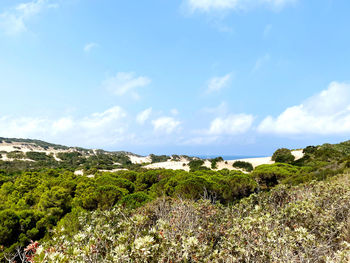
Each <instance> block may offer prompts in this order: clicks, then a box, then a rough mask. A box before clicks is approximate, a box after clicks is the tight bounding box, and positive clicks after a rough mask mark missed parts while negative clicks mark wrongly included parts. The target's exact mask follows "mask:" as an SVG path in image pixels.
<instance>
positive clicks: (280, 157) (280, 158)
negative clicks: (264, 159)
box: [271, 148, 295, 163]
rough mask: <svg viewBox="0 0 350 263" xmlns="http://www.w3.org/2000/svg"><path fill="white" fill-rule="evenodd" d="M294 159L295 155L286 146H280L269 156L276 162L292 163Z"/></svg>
mask: <svg viewBox="0 0 350 263" xmlns="http://www.w3.org/2000/svg"><path fill="white" fill-rule="evenodd" d="M294 159H295V157H294V155H293V154H292V152H291V150H289V149H287V148H280V149H278V150H276V151H275V152H274V153H273V155H272V157H271V160H272V161H275V162H276V163H292V162H293V161H294Z"/></svg>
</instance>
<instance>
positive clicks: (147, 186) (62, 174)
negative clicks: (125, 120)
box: [0, 141, 350, 262]
mask: <svg viewBox="0 0 350 263" xmlns="http://www.w3.org/2000/svg"><path fill="white" fill-rule="evenodd" d="M303 152H304V157H303V158H301V159H299V160H294V159H293V160H291V158H289V159H288V158H287V157H288V156H289V153H290V151H289V150H285V149H279V150H278V151H276V152H275V154H274V155H275V160H276V163H275V164H271V165H260V166H258V167H256V168H255V169H254V170H252V167H251V166H250V164H249V163H245V162H239V161H238V162H235V164H234V167H238V168H241V169H245V170H246V171H251V170H252V171H251V172H250V173H243V172H240V171H236V170H232V171H230V170H228V169H223V170H219V171H213V170H210V169H209V168H207V167H205V166H203V165H204V161H203V160H201V159H192V160H191V161H190V163H189V167H190V172H186V171H183V170H175V171H174V170H165V169H158V170H146V169H143V168H142V166H141V165H134V164H131V162H130V159H129V158H128V157H127V155H126V154H125V153H123V152H115V153H108V152H104V151H101V150H100V151H96V152H92V151H88V150H87V151H69V152H68V151H66V152H62V153H58V154H56V157H57V158H59V159H60V161H57V160H55V158H54V157H53V156H52V155H47V154H45V153H40V152H28V153H26V154H25V155H24V156H22V155H21V159H20V158H15V159H17V160H15V161H12V162H5V161H0V260H1V259H2V258H3V257H4V256H6V257H7V258H8V257H10V255H15V256H14V259H16V260H17V262H19V259H20V258H19V256H20V255H24V254H27V256H28V257H27V258H32V256H34V258H35V260H36V261H35V262H72V261H74V262H79V261H80V262H170V261H172V262H227V261H229V262H348V261H349V260H350V245H349V243H350V234H349V233H350V227H349V225H350V224H349V222H350V206H349V201H350V177H349V176H348V175H346V174H348V172H349V171H350V142H349V141H348V142H344V143H340V144H335V145H331V144H324V145H321V146H308V147H306V148H305V149H304V150H303ZM12 154H13V155H15V154H19V152H13V153H12ZM23 157H24V158H25V159H30V160H31V161H26V160H23ZM165 158H166V160H168V158H169V157H164V156H155V155H154V157H153V158H152V161H153V160H154V161H161V160H165ZM173 158H174V159H175V158H178V156H173ZM179 158H180V157H179ZM277 160H279V161H278V162H277ZM219 161H222V159H219V158H216V159H214V160H211V164H212V168H213V169H215V167H216V164H217V162H219ZM116 168H127V169H128V170H120V171H117V172H108V171H111V170H112V169H116ZM77 169H82V170H84V171H85V174H86V175H89V176H81V175H75V174H74V173H73V172H74V171H75V170H77ZM31 240H34V241H35V240H36V241H39V243H40V244H41V245H39V244H38V243H31ZM27 246H28V247H27ZM18 247H21V248H22V250H16V249H17V248H18ZM25 247H27V249H26V251H24V250H23V248H25ZM16 253H17V258H16ZM33 254H35V255H33ZM44 258H45V261H43V259H44ZM3 261H4V260H3Z"/></svg>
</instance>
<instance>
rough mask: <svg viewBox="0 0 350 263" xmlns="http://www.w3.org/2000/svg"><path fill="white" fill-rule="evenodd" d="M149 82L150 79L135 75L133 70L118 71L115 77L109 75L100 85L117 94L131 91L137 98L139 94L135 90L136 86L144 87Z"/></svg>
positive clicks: (120, 94)
mask: <svg viewBox="0 0 350 263" xmlns="http://www.w3.org/2000/svg"><path fill="white" fill-rule="evenodd" d="M150 83H151V79H149V78H148V77H145V76H139V77H137V76H135V73H133V72H118V73H117V75H116V76H115V77H110V78H107V79H106V80H104V81H103V83H102V86H103V87H104V88H105V89H107V90H109V91H110V92H113V93H114V94H115V95H117V96H122V95H125V94H126V93H131V95H132V96H133V97H134V98H135V99H137V98H139V95H138V93H137V92H136V91H135V90H136V89H137V88H141V87H145V86H147V85H149V84H150Z"/></svg>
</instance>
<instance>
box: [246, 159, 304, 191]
mask: <svg viewBox="0 0 350 263" xmlns="http://www.w3.org/2000/svg"><path fill="white" fill-rule="evenodd" d="M296 174H299V168H298V167H296V166H292V165H290V164H284V163H275V164H263V165H259V166H258V167H256V168H255V169H254V171H253V172H252V175H253V176H254V177H255V178H256V180H257V182H258V183H259V185H260V187H261V189H263V190H264V189H270V188H272V187H274V186H275V185H277V184H279V183H280V182H281V181H282V180H284V179H286V178H288V177H291V176H293V175H296Z"/></svg>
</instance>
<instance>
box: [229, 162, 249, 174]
mask: <svg viewBox="0 0 350 263" xmlns="http://www.w3.org/2000/svg"><path fill="white" fill-rule="evenodd" d="M232 166H233V167H235V168H240V169H243V170H245V171H247V172H251V171H253V165H252V164H251V163H248V162H244V161H235V162H234V163H233V164H232Z"/></svg>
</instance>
